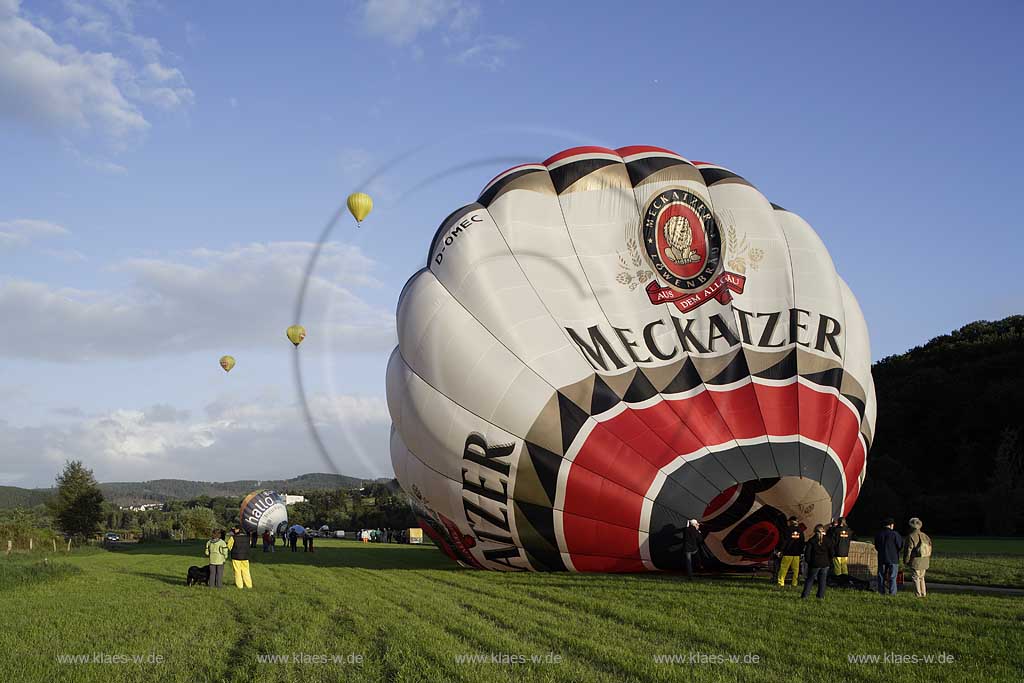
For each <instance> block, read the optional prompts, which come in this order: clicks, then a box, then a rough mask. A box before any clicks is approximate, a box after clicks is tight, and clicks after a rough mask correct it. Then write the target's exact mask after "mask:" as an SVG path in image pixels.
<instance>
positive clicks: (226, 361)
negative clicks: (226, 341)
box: [220, 356, 235, 372]
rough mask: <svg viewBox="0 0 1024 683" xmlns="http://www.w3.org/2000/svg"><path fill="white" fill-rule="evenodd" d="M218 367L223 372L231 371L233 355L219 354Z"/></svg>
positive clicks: (233, 361)
mask: <svg viewBox="0 0 1024 683" xmlns="http://www.w3.org/2000/svg"><path fill="white" fill-rule="evenodd" d="M220 367H221V368H222V369H223V370H224V372H231V368H233V367H235V357H234V356H221V357H220Z"/></svg>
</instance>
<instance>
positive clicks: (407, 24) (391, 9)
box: [363, 0, 519, 71]
mask: <svg viewBox="0 0 1024 683" xmlns="http://www.w3.org/2000/svg"><path fill="white" fill-rule="evenodd" d="M482 15H483V10H482V8H481V5H480V3H479V2H477V1H476V0H368V1H367V2H366V3H365V4H364V5H363V26H364V28H365V30H366V32H367V33H369V34H370V35H371V36H375V37H379V38H383V39H384V40H386V41H388V42H390V43H391V44H393V45H396V46H402V47H408V48H409V54H410V56H411V58H412V59H413V60H414V61H422V60H423V59H424V58H425V57H426V54H427V50H426V48H425V47H424V46H423V45H422V44H420V43H419V42H417V41H418V40H419V39H421V38H425V37H426V36H428V35H431V34H438V36H439V38H440V42H441V44H442V45H443V46H444V49H445V51H447V52H449V53H450V57H451V60H452V61H454V62H455V63H458V64H462V65H465V66H474V67H482V68H486V69H490V70H492V71H493V70H497V69H499V68H501V67H502V66H504V65H505V63H506V60H505V57H506V55H508V54H509V53H511V52H513V51H514V50H517V49H518V48H519V43H518V42H517V41H515V40H513V39H512V38H509V37H507V36H502V35H481V34H480V33H479V30H478V29H479V25H480V23H481V18H482Z"/></svg>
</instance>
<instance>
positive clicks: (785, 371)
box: [755, 349, 796, 379]
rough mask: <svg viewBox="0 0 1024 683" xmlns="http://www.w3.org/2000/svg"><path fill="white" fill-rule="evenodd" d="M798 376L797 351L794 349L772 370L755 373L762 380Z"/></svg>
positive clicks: (771, 368) (766, 369)
mask: <svg viewBox="0 0 1024 683" xmlns="http://www.w3.org/2000/svg"><path fill="white" fill-rule="evenodd" d="M795 374H796V349H793V350H792V351H790V352H789V353H787V354H786V355H785V357H784V358H783V359H782V360H780V361H779V362H778V363H776V364H775V365H773V366H771V367H770V368H765V369H764V370H762V371H761V372H758V373H755V376H757V377H760V378H761V379H789V378H790V377H792V376H793V375H795Z"/></svg>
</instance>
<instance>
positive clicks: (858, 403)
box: [843, 394, 865, 420]
mask: <svg viewBox="0 0 1024 683" xmlns="http://www.w3.org/2000/svg"><path fill="white" fill-rule="evenodd" d="M843 396H844V397H845V398H846V400H847V401H849V402H850V403H852V404H853V407H854V408H856V409H857V414H858V415H859V416H860V419H862V420H863V419H864V410H865V406H864V401H863V400H861V399H860V398H857V397H856V396H853V395H851V394H843Z"/></svg>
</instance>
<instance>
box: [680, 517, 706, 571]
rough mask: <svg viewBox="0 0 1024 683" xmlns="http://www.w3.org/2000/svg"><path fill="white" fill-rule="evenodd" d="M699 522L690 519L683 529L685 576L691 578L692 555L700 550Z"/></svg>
mask: <svg viewBox="0 0 1024 683" xmlns="http://www.w3.org/2000/svg"><path fill="white" fill-rule="evenodd" d="M703 540H704V539H703V538H701V535H700V522H698V521H697V520H695V519H691V520H690V521H689V522H687V523H686V528H685V529H683V562H684V564H685V565H686V578H688V579H692V578H693V556H694V555H696V554H697V551H699V550H700V544H701V541H703Z"/></svg>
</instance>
